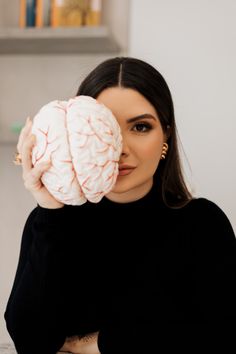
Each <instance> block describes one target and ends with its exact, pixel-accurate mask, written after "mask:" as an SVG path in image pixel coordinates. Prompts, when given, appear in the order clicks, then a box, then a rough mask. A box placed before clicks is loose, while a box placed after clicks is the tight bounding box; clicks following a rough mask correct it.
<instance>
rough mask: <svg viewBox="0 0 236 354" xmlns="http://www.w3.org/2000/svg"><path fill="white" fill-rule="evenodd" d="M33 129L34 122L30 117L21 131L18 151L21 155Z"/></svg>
mask: <svg viewBox="0 0 236 354" xmlns="http://www.w3.org/2000/svg"><path fill="white" fill-rule="evenodd" d="M31 129H32V121H31V120H30V117H28V118H27V119H26V123H25V126H24V127H23V128H22V129H21V132H20V135H19V138H18V143H17V146H16V148H17V151H18V152H19V153H22V146H23V144H24V141H25V139H26V138H27V136H28V135H29V134H30V133H31Z"/></svg>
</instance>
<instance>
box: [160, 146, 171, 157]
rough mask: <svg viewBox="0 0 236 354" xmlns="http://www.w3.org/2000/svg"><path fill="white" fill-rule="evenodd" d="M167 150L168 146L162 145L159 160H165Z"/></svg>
mask: <svg viewBox="0 0 236 354" xmlns="http://www.w3.org/2000/svg"><path fill="white" fill-rule="evenodd" d="M168 148H169V146H168V144H167V143H164V144H163V147H162V153H161V160H164V159H165V158H166V154H167V151H168Z"/></svg>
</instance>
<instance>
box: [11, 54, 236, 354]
mask: <svg viewBox="0 0 236 354" xmlns="http://www.w3.org/2000/svg"><path fill="white" fill-rule="evenodd" d="M77 94H78V95H88V96H92V97H94V98H96V99H97V100H98V101H99V102H101V103H103V104H105V105H106V106H107V107H108V108H110V109H111V111H112V112H113V114H114V115H115V117H116V119H117V121H118V123H119V125H120V127H121V132H122V137H123V150H122V154H121V156H120V161H119V175H118V178H117V181H116V184H115V186H114V188H113V190H112V191H111V192H110V193H108V194H107V195H106V196H105V197H104V198H103V199H102V200H101V202H99V203H97V204H93V203H90V202H87V203H85V204H83V205H81V206H78V207H77V206H67V205H63V204H62V203H60V202H58V201H56V200H55V199H54V198H53V197H52V196H51V195H50V194H49V192H48V191H47V190H46V188H45V187H44V186H43V185H42V182H41V180H40V177H41V176H42V174H43V172H44V171H46V170H47V169H48V168H49V166H50V165H49V164H41V165H38V166H37V167H34V168H33V167H32V163H31V151H32V147H33V144H34V137H32V136H31V134H30V131H31V124H32V123H31V121H30V120H28V122H27V124H26V126H25V128H24V129H23V131H22V133H21V135H20V138H19V142H18V150H19V152H20V153H21V155H22V167H23V179H24V183H25V186H26V188H27V189H28V190H29V191H30V192H31V193H32V195H33V196H34V198H35V200H36V202H37V207H36V208H35V209H34V210H33V211H32V212H31V214H30V215H29V217H28V220H27V222H26V225H25V228H24V232H23V237H22V244H21V253H20V259H19V264H18V268H17V272H16V277H15V281H14V285H13V289H12V292H11V295H10V298H9V301H8V305H7V309H6V312H5V319H6V322H7V328H8V331H9V333H10V335H11V337H12V339H13V341H14V343H15V346H16V349H17V351H18V353H20V354H32V353H34V354H39V353H43V354H55V353H56V352H57V351H58V350H59V349H61V350H62V351H69V352H73V353H80V354H86V353H87V354H97V353H99V352H100V353H101V354H118V353H119V354H124V353H127V354H128V353H129V354H141V353H142V354H143V353H149V352H151V353H160V352H161V353H173V352H174V351H173V350H175V352H179V350H181V351H182V353H183V352H185V351H186V352H188V353H193V352H194V350H196V352H197V350H199V348H202V343H203V341H204V340H205V339H206V338H205V337H204V333H203V328H204V326H207V325H209V324H210V325H211V327H212V326H213V325H215V324H217V325H218V328H219V327H220V326H221V325H222V323H224V324H230V323H231V324H233V325H235V324H236V309H235V296H236V292H235V288H234V283H235V280H236V269H235V268H236V267H235V259H236V257H235V256H236V245H235V236H234V233H233V229H232V227H231V225H230V222H229V220H228V218H227V217H226V215H225V214H224V212H223V211H222V210H221V209H220V208H219V207H218V206H217V205H215V204H214V203H213V202H211V201H209V200H207V199H204V198H197V199H196V198H193V197H192V196H191V193H190V192H189V191H188V188H187V187H186V184H185V182H184V178H183V174H182V171H181V165H180V159H179V152H178V146H177V138H176V127H175V118H174V108H173V103H172V98H171V93H170V91H169V88H168V86H167V84H166V82H165V80H164V78H163V77H162V76H161V74H160V73H159V72H158V71H157V70H156V69H154V68H153V67H152V66H151V65H149V64H147V63H145V62H143V61H141V60H138V59H134V58H114V59H109V60H107V61H105V62H103V63H101V64H100V65H98V67H96V68H95V69H94V70H93V71H92V72H91V73H90V74H89V75H88V76H87V78H86V79H85V80H84V81H83V82H82V84H81V86H80V88H79V91H78V93H77ZM108 221H109V223H108ZM191 325H198V330H197V331H192V332H191V331H189V328H192V327H191ZM199 325H200V326H199ZM180 328H181V329H182V330H183V329H184V332H180ZM199 329H200V330H201V334H199ZM186 338H191V340H192V342H191V343H192V344H191V347H189V346H188V345H187V340H186ZM208 341H209V346H210V348H211V349H212V341H210V340H209V336H208ZM214 343H215V344H216V345H217V347H219V345H220V343H219V339H218V338H217V337H216V338H215V339H214ZM228 343H229V341H228ZM193 346H194V347H193ZM204 346H205V347H207V342H206V341H205V344H204ZM163 347H164V348H165V350H163V349H162V348H163ZM224 353H227V351H224Z"/></svg>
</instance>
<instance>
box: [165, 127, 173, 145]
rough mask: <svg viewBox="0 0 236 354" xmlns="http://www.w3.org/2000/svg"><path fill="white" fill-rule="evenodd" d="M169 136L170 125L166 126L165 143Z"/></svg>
mask: <svg viewBox="0 0 236 354" xmlns="http://www.w3.org/2000/svg"><path fill="white" fill-rule="evenodd" d="M170 135H171V127H170V125H167V126H166V129H165V133H164V136H165V142H167V140H168V139H169V137H170Z"/></svg>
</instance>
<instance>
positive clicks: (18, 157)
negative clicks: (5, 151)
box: [13, 152, 22, 166]
mask: <svg viewBox="0 0 236 354" xmlns="http://www.w3.org/2000/svg"><path fill="white" fill-rule="evenodd" d="M13 162H14V164H15V165H17V166H19V165H21V164H22V158H21V154H20V153H19V152H16V153H15V158H14V160H13Z"/></svg>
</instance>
